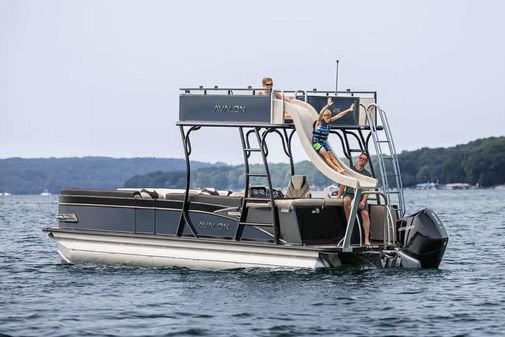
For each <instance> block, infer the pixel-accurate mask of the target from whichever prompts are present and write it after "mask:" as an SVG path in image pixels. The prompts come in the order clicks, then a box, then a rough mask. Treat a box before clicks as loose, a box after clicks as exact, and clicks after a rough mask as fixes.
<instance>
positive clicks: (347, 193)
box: [337, 152, 372, 246]
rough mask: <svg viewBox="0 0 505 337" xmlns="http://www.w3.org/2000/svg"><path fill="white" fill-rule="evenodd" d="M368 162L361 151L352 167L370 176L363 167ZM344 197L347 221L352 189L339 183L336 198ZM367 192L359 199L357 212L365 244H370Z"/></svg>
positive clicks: (366, 156)
mask: <svg viewBox="0 0 505 337" xmlns="http://www.w3.org/2000/svg"><path fill="white" fill-rule="evenodd" d="M367 163H368V155H367V154H366V153H365V152H362V153H361V154H360V155H359V157H358V161H357V162H356V165H355V167H353V168H352V169H353V170H354V171H356V172H358V173H359V174H362V175H365V176H368V177H371V176H372V175H371V174H370V172H368V171H367V170H366V169H365V165H366V164H367ZM341 197H343V198H344V211H345V217H346V219H347V221H349V214H350V213H351V202H352V199H353V198H354V189H352V188H350V187H346V186H344V185H340V187H339V188H338V194H337V198H341ZM367 200H368V194H364V195H363V196H362V197H361V201H360V203H359V208H358V212H359V213H360V214H361V218H362V219H363V232H364V233H363V234H364V235H365V240H364V241H365V245H367V246H368V245H370V238H369V237H370V215H369V214H368V205H367Z"/></svg>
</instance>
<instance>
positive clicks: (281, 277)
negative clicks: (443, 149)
mask: <svg viewBox="0 0 505 337" xmlns="http://www.w3.org/2000/svg"><path fill="white" fill-rule="evenodd" d="M406 199H407V207H408V211H409V212H410V213H413V212H414V211H416V210H418V209H421V208H423V207H427V206H429V207H431V208H433V209H434V210H435V211H436V212H437V214H438V215H439V216H440V218H441V219H442V221H443V222H444V224H445V226H446V229H447V231H448V233H449V236H450V239H449V245H448V248H447V251H446V254H445V257H444V260H443V262H442V265H441V267H440V269H439V270H413V271H412V270H401V269H396V270H391V269H390V270H383V269H376V268H371V267H367V268H364V269H363V268H356V267H353V268H349V267H348V268H343V269H334V270H322V271H314V270H268V269H267V270H264V269H250V270H247V269H244V270H228V271H198V270H187V269H181V268H163V269H153V268H137V267H113V266H101V265H69V264H65V263H63V262H62V261H61V259H60V257H59V256H58V254H57V252H56V249H55V245H54V242H53V241H52V240H50V239H49V238H48V237H47V236H46V235H45V234H44V233H42V231H41V229H42V228H43V227H46V226H53V225H55V216H56V213H57V197H55V196H50V197H42V196H9V197H0V336H51V337H54V336H241V337H242V336H337V335H338V336H342V335H345V336H429V335H432V336H492V335H496V336H503V335H505V318H504V317H503V316H504V315H503V314H504V313H505V240H504V239H503V234H504V233H505V191H503V190H501V191H498V190H470V191H412V190H408V191H406Z"/></svg>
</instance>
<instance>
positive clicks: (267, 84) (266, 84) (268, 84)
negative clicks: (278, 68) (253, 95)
mask: <svg viewBox="0 0 505 337" xmlns="http://www.w3.org/2000/svg"><path fill="white" fill-rule="evenodd" d="M272 85H274V84H273V83H265V87H269V86H272Z"/></svg>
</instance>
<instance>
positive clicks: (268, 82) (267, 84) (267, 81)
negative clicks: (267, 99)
mask: <svg viewBox="0 0 505 337" xmlns="http://www.w3.org/2000/svg"><path fill="white" fill-rule="evenodd" d="M261 84H263V88H265V91H260V92H258V95H259V96H262V95H270V94H271V92H272V88H273V85H274V81H273V80H272V79H271V78H270V77H265V78H264V79H262V80H261ZM274 96H275V98H277V99H280V100H282V99H283V98H284V100H285V101H286V102H291V101H292V100H293V99H292V98H290V97H283V96H282V94H281V93H280V92H279V91H277V90H274Z"/></svg>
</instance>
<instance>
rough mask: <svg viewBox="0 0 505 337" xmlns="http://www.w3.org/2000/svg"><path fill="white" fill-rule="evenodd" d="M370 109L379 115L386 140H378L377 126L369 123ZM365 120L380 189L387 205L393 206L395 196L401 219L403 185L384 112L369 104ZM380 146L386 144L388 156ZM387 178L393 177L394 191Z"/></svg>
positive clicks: (377, 106)
mask: <svg viewBox="0 0 505 337" xmlns="http://www.w3.org/2000/svg"><path fill="white" fill-rule="evenodd" d="M372 109H375V112H376V115H379V118H380V122H381V125H380V126H381V127H382V128H381V129H382V131H384V134H385V137H386V139H380V138H379V134H378V132H377V131H378V130H379V125H377V124H376V123H373V122H371V121H373V118H372ZM366 118H367V121H368V125H369V126H370V130H371V136H372V139H373V143H374V147H375V153H376V155H377V161H378V164H379V170H380V174H381V181H382V189H383V191H384V194H385V195H386V196H387V201H388V204H394V203H393V202H392V195H396V196H397V201H398V202H397V205H398V211H399V213H400V216H402V217H403V215H405V211H406V209H405V198H404V195H403V183H402V178H401V171H400V164H399V162H398V156H397V154H396V148H395V145H394V141H393V135H392V133H391V130H390V128H389V123H388V120H387V117H386V113H385V112H384V110H382V109H381V107H380V106H379V105H378V104H370V105H369V106H368V107H367V109H366ZM381 144H387V146H388V148H387V150H388V151H389V153H388V154H384V153H383V152H384V151H383V148H382V145H381ZM386 159H387V160H391V165H386V162H385V160H386ZM389 166H392V168H393V173H389V172H388V167H389ZM389 177H394V180H395V183H396V190H395V189H393V188H392V187H391V186H390V181H389V180H390V179H389Z"/></svg>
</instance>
